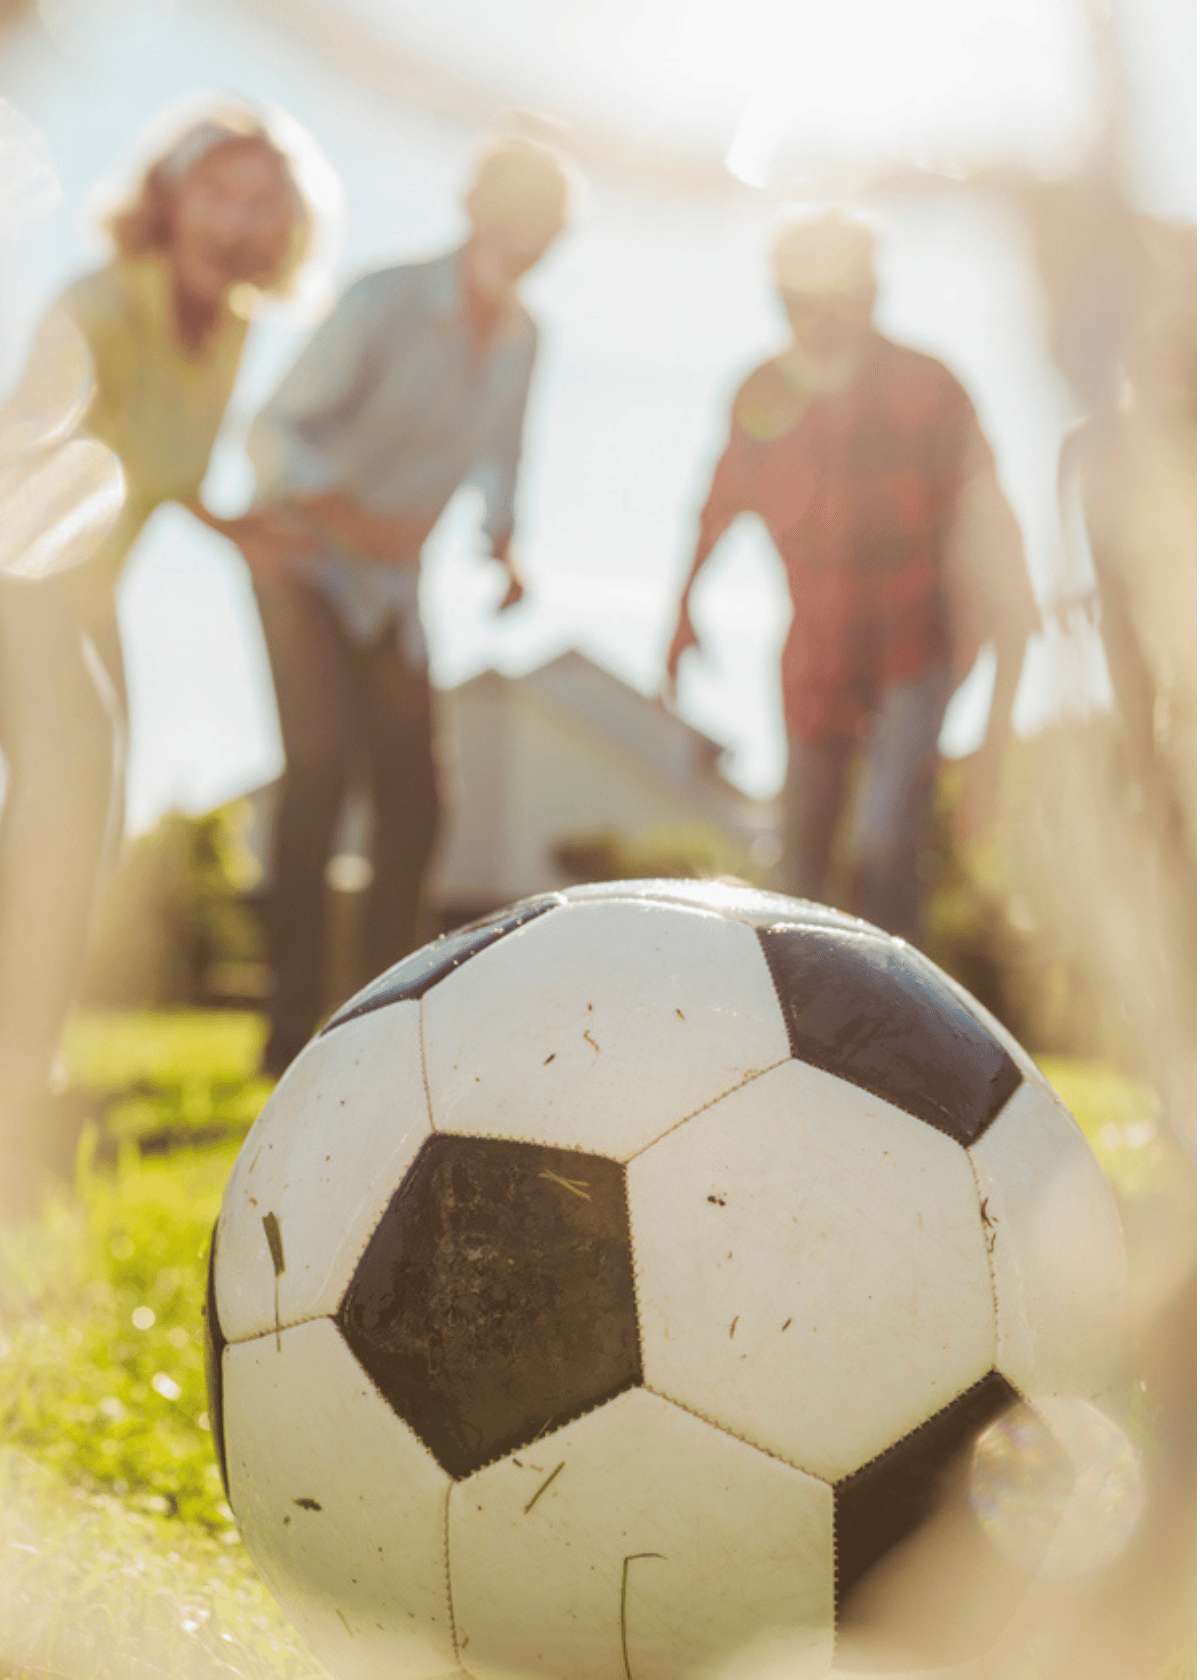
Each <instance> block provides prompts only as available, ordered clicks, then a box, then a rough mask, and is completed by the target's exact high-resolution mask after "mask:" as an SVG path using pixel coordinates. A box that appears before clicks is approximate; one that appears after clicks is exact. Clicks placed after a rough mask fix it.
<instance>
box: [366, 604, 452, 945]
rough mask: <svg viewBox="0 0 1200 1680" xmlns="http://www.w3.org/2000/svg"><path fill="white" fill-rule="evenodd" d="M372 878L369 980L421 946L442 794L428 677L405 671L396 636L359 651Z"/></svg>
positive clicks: (415, 669)
mask: <svg viewBox="0 0 1200 1680" xmlns="http://www.w3.org/2000/svg"><path fill="white" fill-rule="evenodd" d="M363 666H364V676H365V692H366V698H367V716H366V720H365V739H366V744H367V753H368V769H369V775H370V785H371V796H372V806H373V810H374V815H375V833H374V842H373V850H374V857H373V862H374V873H373V878H372V883H371V892H370V898H369V901H368V905H367V937H366V946H367V949H366V956H367V961H368V964H369V968H370V972H371V973H372V974H376V973H379V972H380V971H381V970H383V969H385V968H387V967H388V966H389V965H390V964H391V963H394V962H396V961H398V960H399V958H400V957H402V956H404V955H405V954H406V953H407V952H409V951H410V950H412V949H413V947H414V946H415V945H416V944H418V943H419V939H420V934H421V931H422V930H421V925H420V924H421V912H422V905H423V895H424V887H425V881H426V877H427V874H428V871H429V865H430V862H431V860H432V858H433V853H434V848H435V846H436V843H437V836H438V827H439V819H440V809H441V801H440V791H439V776H438V766H437V756H436V747H435V737H434V727H433V705H432V696H431V693H430V687H429V676H428V672H427V671H426V670H425V669H424V668H423V667H416V666H413V665H410V664H409V663H408V662H407V661H406V659H405V657H404V653H403V650H402V648H401V647H400V645H399V641H398V638H397V636H396V634H395V632H394V631H392V632H390V633H389V634H387V635H386V636H384V637H383V638H382V639H381V640H380V641H379V642H377V643H376V644H375V645H374V646H373V647H371V648H370V649H367V650H364V654H363Z"/></svg>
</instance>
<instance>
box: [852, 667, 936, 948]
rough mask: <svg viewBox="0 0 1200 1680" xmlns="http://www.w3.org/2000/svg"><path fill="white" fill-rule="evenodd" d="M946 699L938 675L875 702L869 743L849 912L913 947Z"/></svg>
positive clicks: (895, 689)
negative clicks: (853, 888) (875, 707)
mask: <svg viewBox="0 0 1200 1680" xmlns="http://www.w3.org/2000/svg"><path fill="white" fill-rule="evenodd" d="M951 692H952V685H951V681H950V678H949V675H948V673H947V672H946V671H945V670H943V669H938V670H935V671H932V672H930V673H928V674H927V675H926V676H924V677H922V678H920V679H919V680H917V681H916V682H911V683H898V684H896V685H895V686H894V687H892V688H890V689H888V690H887V692H886V693H885V694H884V695H883V696H882V697H881V699H880V702H879V705H878V707H877V709H876V712H875V716H874V718H873V719H872V721H871V726H870V729H869V731H868V735H867V742H866V751H865V765H864V774H863V785H862V794H861V800H860V803H859V808H858V811H857V813H856V820H855V831H854V844H853V853H854V860H855V905H854V908H855V910H856V911H857V913H858V914H859V915H860V916H863V917H865V918H866V920H867V921H869V922H874V923H876V924H877V925H878V926H879V927H882V928H886V929H887V931H888V932H889V933H894V934H897V935H899V936H900V937H901V938H903V939H908V940H911V941H912V942H913V943H918V942H919V936H920V928H921V913H922V908H923V904H924V898H925V881H924V879H923V877H922V869H921V865H922V854H923V852H924V850H925V846H926V843H927V840H928V835H929V822H930V817H931V815H932V811H933V795H934V785H935V776H936V771H937V743H938V736H939V735H940V733H941V728H942V718H943V717H944V715H945V711H946V704H947V701H948V700H949V697H950V694H951Z"/></svg>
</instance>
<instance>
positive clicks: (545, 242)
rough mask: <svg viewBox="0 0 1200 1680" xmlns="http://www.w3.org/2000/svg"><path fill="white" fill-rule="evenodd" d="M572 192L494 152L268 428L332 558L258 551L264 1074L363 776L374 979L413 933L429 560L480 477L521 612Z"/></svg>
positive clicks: (292, 507) (533, 153) (323, 332)
mask: <svg viewBox="0 0 1200 1680" xmlns="http://www.w3.org/2000/svg"><path fill="white" fill-rule="evenodd" d="M568 200H569V191H568V182H567V177H566V175H565V173H564V170H563V167H562V165H561V164H560V163H559V162H558V160H557V159H556V158H555V156H554V155H553V153H552V152H551V151H550V150H548V149H547V148H546V147H544V146H543V145H541V144H540V143H537V142H534V141H530V140H525V139H511V140H504V141H502V142H499V143H497V144H496V145H494V146H493V147H492V148H491V149H490V150H489V151H487V152H486V153H485V154H484V156H483V157H482V158H481V160H480V161H479V163H478V165H477V167H476V170H475V173H474V175H473V178H472V179H471V182H470V184H469V187H468V190H467V192H466V195H465V199H464V207H465V210H466V216H467V223H468V231H467V235H466V240H465V242H464V244H463V245H462V246H461V247H459V248H458V249H456V250H452V251H449V252H447V253H446V254H445V255H442V256H438V257H435V258H434V259H433V260H432V261H427V262H418V263H412V264H404V265H402V266H399V267H394V268H387V269H383V270H380V271H379V272H376V273H372V274H368V275H366V276H364V277H363V278H361V279H359V280H358V281H357V282H356V283H355V284H354V285H352V286H351V287H350V289H349V290H348V291H347V292H346V293H345V295H344V296H343V297H342V299H341V301H340V302H339V304H338V306H337V308H336V309H335V311H334V312H333V314H332V315H331V316H330V318H329V320H328V321H327V322H326V323H325V324H324V326H323V327H322V328H321V329H320V330H319V331H318V332H317V333H316V335H315V336H314V338H313V339H312V340H311V342H310V343H309V345H308V346H307V348H306V349H305V350H304V351H303V352H302V354H301V356H300V358H299V360H298V361H297V363H296V365H295V366H294V367H293V368H292V370H291V372H290V373H289V374H288V375H287V377H286V378H285V379H284V381H283V383H282V385H281V386H280V388H279V390H278V391H277V393H276V395H275V396H274V398H273V399H272V400H271V401H270V402H269V403H268V404H267V406H266V408H265V409H264V411H263V413H262V414H261V416H260V418H259V419H258V421H257V422H256V424H255V426H254V428H253V430H252V434H251V441H250V453H251V457H252V460H253V461H254V464H255V468H256V472H257V478H258V502H259V505H260V506H265V507H267V508H274V509H278V510H280V512H281V513H282V514H283V515H285V516H286V517H288V518H292V519H296V520H301V521H303V524H304V528H305V531H306V533H307V536H308V539H309V541H310V542H311V543H312V544H313V545H314V550H315V551H314V552H312V553H304V552H300V553H298V554H296V555H292V556H288V557H286V558H285V559H284V560H283V561H282V562H280V563H276V562H275V560H274V557H273V556H271V555H268V556H267V557H266V559H265V562H264V560H263V559H262V558H261V557H260V556H258V555H257V554H256V552H255V545H254V543H253V542H251V543H249V544H248V545H247V547H246V553H247V558H248V560H249V561H250V564H251V567H252V569H253V571H254V573H255V584H256V590H257V595H258V603H259V608H260V612H261V615H262V622H263V628H264V631H265V634H266V639H267V647H268V651H269V654H270V660H271V669H272V673H273V676H274V680H275V692H276V698H277V701H278V706H279V720H280V728H281V732H282V735H283V743H284V752H285V757H286V768H285V772H284V778H283V786H282V793H281V798H280V803H279V806H278V809H277V813H276V818H275V833H274V841H273V868H272V910H271V915H270V940H271V948H272V963H273V969H274V978H275V989H274V997H273V1003H272V1009H271V1034H270V1039H269V1041H268V1045H267V1049H266V1054H265V1066H266V1068H267V1070H268V1071H269V1072H272V1073H280V1072H282V1070H283V1069H284V1068H285V1067H286V1066H287V1065H288V1063H289V1062H290V1061H291V1060H292V1058H293V1057H294V1056H295V1055H296V1054H297V1052H298V1051H299V1050H300V1049H301V1048H302V1047H303V1045H304V1044H305V1043H306V1041H307V1040H308V1038H309V1036H310V1035H311V1033H312V1031H313V1029H314V1028H315V1026H316V1025H317V1022H318V1019H319V1017H320V1015H321V1012H322V1007H323V1004H324V1002H325V998H324V984H325V957H326V940H325V926H324V897H325V871H326V866H327V864H328V861H329V858H330V855H331V852H332V850H333V845H334V840H335V834H336V825H337V821H338V816H339V813H340V810H341V807H342V803H343V799H344V797H345V794H346V790H347V787H348V785H349V781H350V778H351V776H352V775H355V774H357V773H360V772H365V778H366V784H367V788H368V791H369V796H370V805H371V812H372V816H373V866H374V869H373V880H372V884H371V889H370V895H369V901H368V905H367V927H366V947H367V948H366V951H365V953H364V956H365V965H366V968H367V971H368V972H370V973H376V972H378V971H380V970H382V969H384V968H386V967H388V966H389V965H390V964H391V963H393V962H395V961H396V960H397V959H398V958H400V957H402V956H403V955H404V954H405V953H406V952H407V951H409V950H410V949H411V948H412V946H413V945H414V944H415V943H416V941H417V934H418V919H419V913H420V907H421V895H422V886H423V882H424V878H425V875H426V872H427V869H428V866H429V863H430V860H431V857H432V854H433V849H434V844H435V840H436V837H437V831H438V822H439V803H440V801H439V788H438V770H437V763H436V757H435V748H434V732H433V717H432V704H431V695H430V687H429V673H428V666H427V653H426V645H425V637H424V633H423V629H422V625H421V619H420V610H419V601H418V582H419V572H420V564H421V556H422V552H423V549H424V545H425V542H426V539H427V538H428V536H429V534H430V532H431V531H432V530H433V527H434V525H435V524H436V523H437V521H438V519H439V518H440V516H441V514H442V512H443V510H444V509H445V507H446V505H447V503H448V502H449V500H450V498H451V497H452V495H453V494H454V492H455V491H456V490H457V489H458V488H459V486H460V485H462V484H463V483H465V482H467V481H468V480H469V481H472V482H474V483H476V484H477V485H478V486H479V487H480V488H481V489H482V491H483V495H484V500H485V514H484V532H485V534H486V536H487V539H488V541H489V544H490V548H491V554H492V556H493V557H494V558H495V560H496V561H497V562H498V563H499V565H500V567H501V568H502V570H503V572H504V574H505V576H506V579H507V586H506V590H505V593H504V596H503V598H502V599H501V601H500V603H499V610H500V611H504V610H506V609H507V608H509V607H511V606H512V605H514V604H515V603H516V602H518V601H519V600H520V599H521V596H522V594H523V586H522V583H521V580H520V576H519V573H518V571H517V568H516V564H515V562H514V559H513V554H512V546H511V545H512V532H513V524H514V497H515V492H516V486H517V479H518V469H519V463H520V455H521V438H522V430H523V424H524V416H525V407H526V400H527V397H528V392H529V384H530V379H531V375H532V372H533V366H534V357H535V352H536V346H537V330H536V327H535V325H534V322H533V320H532V318H531V316H530V315H529V313H528V312H527V311H526V309H525V308H524V307H523V305H522V304H521V302H520V300H519V297H518V295H517V284H518V282H519V281H520V280H521V278H522V276H523V275H525V274H526V273H528V271H529V270H530V269H532V268H533V267H534V265H535V264H536V263H538V262H539V261H540V260H541V258H542V257H543V256H544V255H545V253H546V251H547V250H548V249H549V247H550V246H551V245H552V244H553V243H554V241H555V240H556V239H557V238H558V236H559V234H560V233H561V232H562V230H563V228H564V226H565V224H566V220H567V213H568Z"/></svg>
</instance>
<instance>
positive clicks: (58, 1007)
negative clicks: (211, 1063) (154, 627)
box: [0, 582, 126, 1182]
mask: <svg viewBox="0 0 1200 1680" xmlns="http://www.w3.org/2000/svg"><path fill="white" fill-rule="evenodd" d="M110 607H111V603H110ZM110 616H111V617H112V620H113V622H112V625H111V626H108V625H106V626H105V627H104V628H105V630H106V632H107V633H109V634H110V635H111V638H112V642H111V646H112V647H117V646H118V644H117V643H116V631H115V614H113V613H111V612H110ZM108 651H109V656H110V658H111V647H110V649H109V650H108ZM117 659H118V675H119V648H118V652H117ZM122 689H123V685H121V686H120V687H119V686H118V684H116V683H114V682H113V680H112V678H111V676H110V675H109V673H108V671H107V669H106V664H105V661H104V660H103V659H102V658H101V657H100V656H99V654H98V652H97V648H96V645H95V643H94V642H93V640H92V638H91V637H89V635H88V634H87V633H86V632H85V630H84V628H83V626H82V624H81V622H80V618H79V615H78V613H77V610H76V607H75V604H74V602H73V601H72V599H71V597H70V595H69V594H68V593H67V592H66V591H65V590H63V589H61V588H59V587H58V586H57V585H56V584H55V583H47V584H40V583H39V584H26V583H15V582H7V583H4V584H0V728H2V730H3V745H4V753H5V758H6V761H7V769H8V781H7V787H6V790H5V797H4V806H3V813H2V816H0V1084H2V1088H3V1114H2V1115H0V1127H2V1128H3V1130H4V1132H5V1133H6V1134H7V1145H8V1161H9V1169H8V1170H9V1171H10V1177H11V1179H12V1181H13V1182H15V1181H16V1167H17V1164H18V1163H21V1162H23V1163H24V1166H25V1168H26V1169H28V1170H29V1171H31V1172H33V1173H34V1175H35V1176H36V1173H37V1170H38V1169H39V1168H53V1167H60V1168H61V1167H63V1166H65V1165H66V1164H67V1163H66V1161H65V1159H63V1157H64V1156H65V1155H66V1154H67V1153H69V1151H68V1149H67V1145H66V1142H65V1141H64V1140H63V1139H61V1138H57V1139H56V1138H53V1137H51V1136H50V1135H49V1122H48V1121H46V1118H45V1117H46V1114H47V1110H46V1104H45V1099H46V1097H47V1095H48V1091H49V1084H50V1076H51V1071H52V1068H53V1065H54V1060H55V1057H56V1054H57V1050H58V1043H59V1039H60V1037H61V1034H62V1029H63V1026H64V1024H65V1021H66V1017H67V1014H68V1012H69V1010H70V1007H71V1004H72V1002H73V1000H74V998H75V995H76V992H77V989H78V986H79V982H80V978H81V974H82V970H83V964H84V958H85V956H86V952H87V943H88V936H89V932H90V930H91V925H92V920H93V916H94V912H95V907H96V902H97V897H98V891H99V887H100V884H101V881H102V879H103V875H104V872H105V865H106V862H107V861H108V860H109V859H110V858H111V855H112V845H111V840H110V837H111V835H112V833H113V832H114V831H115V830H116V829H117V827H118V825H119V822H120V809H119V804H120V800H119V794H120V791H121V788H122V785H123V784H122V780H121V774H120V772H121V767H122V765H123V761H124V741H125V733H126V726H125V714H124V706H123V699H122Z"/></svg>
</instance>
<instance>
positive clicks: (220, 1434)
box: [204, 1225, 229, 1499]
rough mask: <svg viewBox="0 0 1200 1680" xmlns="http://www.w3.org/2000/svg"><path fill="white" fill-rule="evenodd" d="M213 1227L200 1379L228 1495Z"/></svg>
mask: <svg viewBox="0 0 1200 1680" xmlns="http://www.w3.org/2000/svg"><path fill="white" fill-rule="evenodd" d="M216 1269H217V1227H216V1226H215V1225H214V1226H213V1233H212V1240H211V1241H210V1243H209V1245H208V1284H207V1288H206V1290H205V1296H204V1379H205V1383H206V1386H207V1388H208V1422H209V1428H210V1429H211V1431H212V1441H213V1451H214V1453H216V1455H217V1468H218V1469H219V1470H220V1472H221V1486H222V1487H223V1488H224V1489H225V1497H226V1499H228V1498H229V1474H228V1471H227V1470H226V1468H225V1405H224V1393H223V1389H222V1382H221V1355H222V1354H223V1353H224V1352H225V1337H224V1336H223V1335H222V1333H221V1320H220V1317H219V1316H218V1314H217V1287H216Z"/></svg>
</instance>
